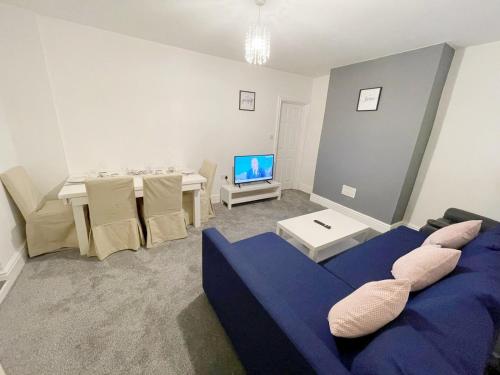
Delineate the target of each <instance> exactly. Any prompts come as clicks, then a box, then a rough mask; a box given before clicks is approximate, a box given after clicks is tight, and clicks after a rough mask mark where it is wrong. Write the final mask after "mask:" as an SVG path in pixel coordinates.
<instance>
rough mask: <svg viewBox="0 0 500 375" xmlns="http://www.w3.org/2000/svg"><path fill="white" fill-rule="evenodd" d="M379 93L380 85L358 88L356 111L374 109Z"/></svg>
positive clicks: (376, 108)
mask: <svg viewBox="0 0 500 375" xmlns="http://www.w3.org/2000/svg"><path fill="white" fill-rule="evenodd" d="M380 94H382V87H372V88H369V89H361V90H359V97H358V107H357V109H356V111H358V112H363V111H376V110H378V103H379V102H380Z"/></svg>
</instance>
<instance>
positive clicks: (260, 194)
mask: <svg viewBox="0 0 500 375" xmlns="http://www.w3.org/2000/svg"><path fill="white" fill-rule="evenodd" d="M266 198H278V200H279V199H280V198H281V184H280V183H279V182H277V181H269V182H256V183H249V184H241V185H240V186H237V185H232V184H231V185H222V187H221V188H220V199H221V202H223V203H226V204H227V208H229V209H231V207H232V205H233V204H238V203H244V202H252V201H257V200H259V199H266Z"/></svg>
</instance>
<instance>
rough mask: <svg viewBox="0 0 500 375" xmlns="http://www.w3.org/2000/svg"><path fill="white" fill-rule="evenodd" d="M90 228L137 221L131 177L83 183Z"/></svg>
mask: <svg viewBox="0 0 500 375" xmlns="http://www.w3.org/2000/svg"><path fill="white" fill-rule="evenodd" d="M85 188H86V189H87V195H88V199H89V211H90V222H91V224H92V226H93V227H94V226H99V225H103V224H109V223H113V222H115V221H120V220H124V219H137V218H138V215H137V204H136V200H135V192H134V179H133V178H132V177H111V178H96V179H91V180H87V181H86V182H85Z"/></svg>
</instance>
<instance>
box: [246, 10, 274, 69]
mask: <svg viewBox="0 0 500 375" xmlns="http://www.w3.org/2000/svg"><path fill="white" fill-rule="evenodd" d="M265 3H266V0H255V4H257V6H258V7H259V18H258V19H257V22H256V23H254V24H252V25H250V27H249V29H248V32H247V35H246V39H245V60H246V61H247V62H248V63H249V64H257V65H262V64H265V63H266V62H267V60H268V59H269V52H270V49H271V36H270V34H269V30H268V29H267V28H266V27H265V26H264V25H263V24H262V23H261V20H260V8H261V6H262V5H264V4H265Z"/></svg>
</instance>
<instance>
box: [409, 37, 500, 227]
mask: <svg viewBox="0 0 500 375" xmlns="http://www.w3.org/2000/svg"><path fill="white" fill-rule="evenodd" d="M499 67H500V42H496V43H490V44H484V45H480V46H473V47H468V48H466V49H465V50H459V51H457V53H456V54H455V58H454V61H453V64H452V67H451V70H450V73H449V75H448V80H447V82H446V86H445V89H444V92H443V96H442V98H441V102H440V107H439V111H438V115H437V118H436V121H435V124H434V128H433V131H432V134H431V138H430V140H429V144H428V146H427V149H426V153H425V155H424V160H423V163H422V166H421V168H420V172H419V176H418V178H417V183H416V185H415V189H414V191H413V194H412V197H411V200H410V204H409V206H408V209H407V212H406V220H407V221H409V222H410V223H411V224H412V225H415V226H422V225H423V224H424V223H425V222H426V220H427V219H429V218H437V217H440V216H441V215H442V213H443V212H444V210H446V209H447V208H448V207H457V208H462V209H465V210H468V211H472V212H475V213H478V214H481V215H485V216H488V217H491V218H493V219H496V220H500V115H499V112H498V100H499V98H500V69H499Z"/></svg>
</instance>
